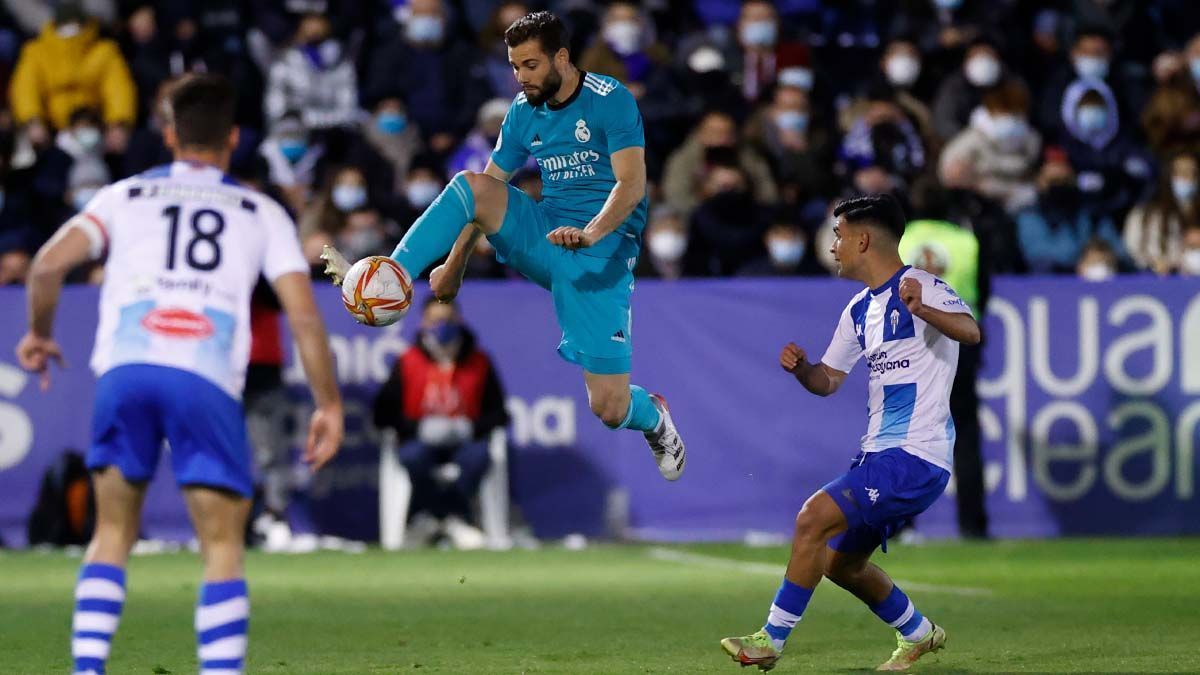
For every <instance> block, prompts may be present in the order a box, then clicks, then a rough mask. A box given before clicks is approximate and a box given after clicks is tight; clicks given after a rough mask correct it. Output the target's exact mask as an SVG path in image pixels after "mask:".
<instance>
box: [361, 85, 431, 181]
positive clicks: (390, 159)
mask: <svg viewBox="0 0 1200 675" xmlns="http://www.w3.org/2000/svg"><path fill="white" fill-rule="evenodd" d="M424 149H425V145H424V141H422V140H421V130H420V129H419V128H418V127H417V125H416V123H415V122H414V121H413V120H412V119H411V118H410V117H409V116H408V112H407V110H406V109H405V107H404V101H402V100H400V99H399V98H395V97H393V98H385V99H383V100H382V101H378V102H376V103H375V104H374V105H373V106H372V110H371V114H370V115H369V116H367V117H364V118H363V119H362V121H361V123H360V125H359V130H358V134H356V135H355V136H354V137H353V138H352V139H351V141H350V147H349V150H348V152H347V154H346V161H347V162H348V163H351V164H361V165H363V166H364V167H367V168H368V169H369V171H368V176H369V180H370V183H371V187H372V189H374V190H376V191H378V192H380V193H386V192H400V191H401V190H403V189H404V181H405V178H407V176H408V170H409V167H410V166H412V163H413V160H414V159H415V158H416V157H417V156H418V155H420V154H421V153H422V152H423V151H424Z"/></svg>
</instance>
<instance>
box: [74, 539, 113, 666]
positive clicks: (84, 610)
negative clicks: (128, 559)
mask: <svg viewBox="0 0 1200 675" xmlns="http://www.w3.org/2000/svg"><path fill="white" fill-rule="evenodd" d="M124 606H125V570H124V569H122V568H120V567H116V566H115V565H105V564H103V563H87V564H85V565H84V566H83V567H82V568H80V570H79V581H77V582H76V583H75V615H74V617H72V620H71V657H72V658H73V659H75V673H76V674H77V675H81V674H84V673H86V674H89V675H90V674H96V675H99V674H100V673H103V672H104V664H105V662H107V661H108V650H109V647H110V646H111V645H112V637H113V633H116V632H117V624H119V623H120V622H121V609H122V608H123V607H124Z"/></svg>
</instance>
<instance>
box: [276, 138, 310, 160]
mask: <svg viewBox="0 0 1200 675" xmlns="http://www.w3.org/2000/svg"><path fill="white" fill-rule="evenodd" d="M279 151H280V152H282V153H283V156H284V157H287V161H289V162H291V163H292V164H295V163H296V162H299V161H300V158H301V157H303V156H304V154H305V153H306V152H308V143H307V142H306V141H302V140H299V139H294V138H286V139H284V140H282V141H279Z"/></svg>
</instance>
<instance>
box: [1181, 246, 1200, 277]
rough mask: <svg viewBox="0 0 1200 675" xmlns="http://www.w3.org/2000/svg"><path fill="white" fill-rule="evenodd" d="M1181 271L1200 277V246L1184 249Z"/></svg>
mask: <svg viewBox="0 0 1200 675" xmlns="http://www.w3.org/2000/svg"><path fill="white" fill-rule="evenodd" d="M1179 271H1180V272H1181V273H1183V274H1186V275H1188V276H1190V277H1200V248H1189V249H1185V250H1184V251H1183V260H1182V261H1181V262H1180V264H1179Z"/></svg>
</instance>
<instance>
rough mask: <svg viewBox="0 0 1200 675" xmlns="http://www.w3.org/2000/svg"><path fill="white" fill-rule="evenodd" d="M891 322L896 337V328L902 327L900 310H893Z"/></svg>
mask: <svg viewBox="0 0 1200 675" xmlns="http://www.w3.org/2000/svg"><path fill="white" fill-rule="evenodd" d="M891 321H892V335H895V334H896V328H897V327H898V326H899V325H900V310H898V309H893V310H892V316H891Z"/></svg>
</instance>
